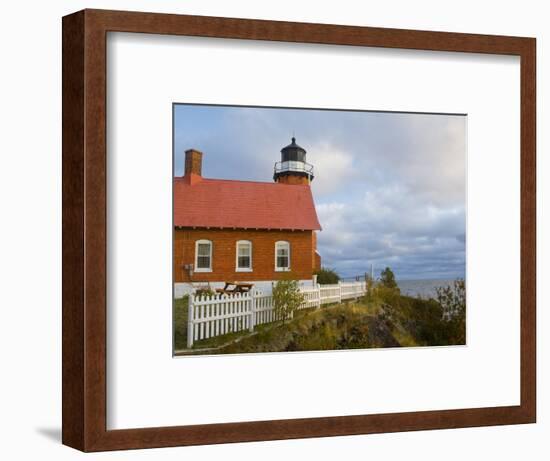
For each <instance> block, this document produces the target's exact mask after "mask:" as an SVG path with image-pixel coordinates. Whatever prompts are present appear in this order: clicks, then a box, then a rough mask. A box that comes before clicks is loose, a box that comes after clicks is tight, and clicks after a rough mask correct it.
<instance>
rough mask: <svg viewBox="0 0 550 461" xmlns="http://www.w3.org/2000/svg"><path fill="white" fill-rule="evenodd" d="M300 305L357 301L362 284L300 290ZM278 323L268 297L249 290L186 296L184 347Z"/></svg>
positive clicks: (306, 306)
mask: <svg viewBox="0 0 550 461" xmlns="http://www.w3.org/2000/svg"><path fill="white" fill-rule="evenodd" d="M301 292H302V293H303V294H304V298H305V299H304V303H303V304H302V305H301V306H300V309H309V308H320V307H321V306H322V305H324V304H332V303H340V302H342V301H345V300H348V299H353V298H358V297H360V296H363V295H364V294H365V293H366V292H367V286H366V283H365V282H340V283H338V284H334V285H316V286H312V287H302V288H301ZM278 320H281V318H280V315H277V314H276V312H275V309H274V307H273V298H272V296H271V294H264V293H262V292H261V291H257V290H252V291H250V292H248V293H236V294H234V295H227V294H218V295H214V296H195V295H191V296H189V306H188V316H187V347H189V348H190V347H192V346H193V343H194V342H195V341H198V340H201V339H208V338H213V337H215V336H221V335H225V334H228V333H234V332H238V331H243V330H249V331H253V330H254V327H255V326H256V325H262V324H264V323H271V322H275V321H278Z"/></svg>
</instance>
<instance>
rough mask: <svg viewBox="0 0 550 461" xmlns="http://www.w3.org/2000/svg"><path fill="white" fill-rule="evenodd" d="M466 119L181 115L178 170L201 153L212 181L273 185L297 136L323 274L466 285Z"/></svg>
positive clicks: (267, 111) (210, 111)
mask: <svg viewBox="0 0 550 461" xmlns="http://www.w3.org/2000/svg"><path fill="white" fill-rule="evenodd" d="M466 127H467V117H466V116H465V115H442V114H410V113H399V112H366V111H332V110H330V111H328V110H311V109H281V108H253V107H235V106H232V107H224V106H200V105H184V104H178V105H175V106H174V168H175V175H176V176H181V175H183V165H184V157H185V150H187V149H189V148H195V149H198V150H200V151H202V152H203V153H204V157H203V166H202V174H203V176H204V177H208V178H220V179H238V180H249V181H267V182H271V181H273V165H274V163H275V162H276V161H280V155H281V154H280V150H281V149H282V148H283V147H284V146H286V145H288V144H289V143H290V141H291V137H292V136H293V134H294V135H295V137H296V142H297V144H299V145H300V146H302V147H303V148H304V149H306V151H307V162H308V163H311V164H312V165H313V166H314V170H315V171H314V173H315V178H314V180H313V182H312V184H311V187H312V192H313V197H314V200H315V206H316V210H317V215H318V217H319V222H320V223H321V226H322V228H323V230H322V231H321V232H319V233H318V252H319V254H320V255H321V258H322V264H323V266H324V267H328V268H331V269H334V270H336V271H337V272H338V273H339V274H340V275H341V276H343V277H352V276H356V275H360V274H364V273H365V272H370V267H371V264H372V265H373V267H374V272H375V275H377V276H379V274H380V271H381V270H382V269H384V268H385V267H390V268H391V269H392V270H393V271H394V273H395V274H396V277H397V279H398V280H417V279H452V278H457V277H464V276H465V240H466V237H465V232H466Z"/></svg>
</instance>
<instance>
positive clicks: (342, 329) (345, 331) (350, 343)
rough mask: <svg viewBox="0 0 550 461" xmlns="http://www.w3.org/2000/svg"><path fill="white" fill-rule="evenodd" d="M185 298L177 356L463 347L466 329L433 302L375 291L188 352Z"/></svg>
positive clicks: (178, 317)
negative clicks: (443, 315) (445, 317)
mask: <svg viewBox="0 0 550 461" xmlns="http://www.w3.org/2000/svg"><path fill="white" fill-rule="evenodd" d="M187 301H188V300H187V298H182V299H177V300H175V301H174V345H175V350H176V351H178V352H179V353H181V354H228V353H231V354H237V353H255V352H283V351H319V350H338V349H367V348H386V347H400V346H402V347H416V346H439V345H453V344H464V340H463V339H461V338H462V336H463V331H464V329H465V328H464V325H463V324H456V323H450V322H444V321H442V320H441V313H442V310H441V306H440V305H439V303H437V302H436V301H434V300H422V299H418V298H411V297H407V296H401V295H399V293H398V292H395V291H388V292H385V291H384V290H378V291H376V292H375V293H374V295H373V296H372V297H370V298H368V297H364V298H361V299H359V300H357V301H353V302H347V303H343V304H334V305H330V306H323V307H322V308H321V309H308V310H301V311H297V312H295V315H294V318H293V319H292V320H290V321H287V322H286V323H284V324H282V323H270V324H264V325H259V326H256V328H255V329H254V332H249V331H242V332H237V333H230V334H226V335H223V336H217V337H214V338H209V339H205V340H201V341H195V343H194V344H193V348H192V349H191V350H189V349H187Z"/></svg>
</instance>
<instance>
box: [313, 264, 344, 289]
mask: <svg viewBox="0 0 550 461" xmlns="http://www.w3.org/2000/svg"><path fill="white" fill-rule="evenodd" d="M315 274H316V275H317V283H319V284H321V285H332V284H335V283H338V282H339V281H340V276H339V275H338V274H337V273H336V271H335V270H334V269H328V268H326V267H321V269H319V270H318V271H316V272H315Z"/></svg>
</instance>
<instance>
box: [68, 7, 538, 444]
mask: <svg viewBox="0 0 550 461" xmlns="http://www.w3.org/2000/svg"><path fill="white" fill-rule="evenodd" d="M535 76H536V73H535V39H533V38H524V37H504V36H488V35H472V34H459V33H449V32H427V31H411V30H397V29H380V28H372V27H351V26H338V25H326V24H306V23H288V22H274V21H261V20H248V19H228V18H215V17H199V16H181V15H167V14H155V13H136V12H121V11H104V10H84V11H80V12H77V13H74V14H72V15H69V16H66V17H64V18H63V443H64V444H66V445H69V446H71V447H74V448H77V449H79V450H82V451H104V450H118V449H135V448H150V447H168V446H181V445H196V444H212V443H227V442H239V441H258V440H275V439H291V438H303V437H323V436H336V435H348V434H369V433H380V432H396V431H411V430H424V429H443V428H458V427H472V426H488V425H502V424H521V423H532V422H535V420H536V303H535V296H536V281H535V277H536V258H535V250H536V213H535V210H536V202H535V191H536V184H535V178H536V164H535V158H536V155H535V154H536V123H535V113H536V111H535V81H536V78H535Z"/></svg>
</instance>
